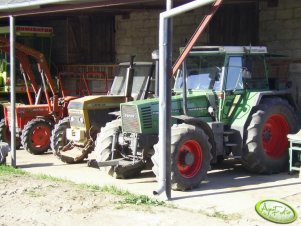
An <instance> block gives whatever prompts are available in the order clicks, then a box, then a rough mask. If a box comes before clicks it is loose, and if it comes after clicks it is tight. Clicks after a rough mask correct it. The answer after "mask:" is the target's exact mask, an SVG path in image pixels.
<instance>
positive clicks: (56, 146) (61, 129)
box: [50, 117, 70, 155]
mask: <svg viewBox="0 0 301 226" xmlns="http://www.w3.org/2000/svg"><path fill="white" fill-rule="evenodd" d="M67 128H70V119H69V117H65V118H63V119H62V120H60V121H59V122H58V124H56V125H55V126H54V129H53V130H52V135H51V138H50V142H51V144H50V146H51V149H52V151H53V154H54V155H57V153H58V152H59V151H60V150H62V148H63V147H64V146H65V145H67V143H68V140H67V137H66V130H67Z"/></svg>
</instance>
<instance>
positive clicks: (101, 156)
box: [95, 119, 146, 179]
mask: <svg viewBox="0 0 301 226" xmlns="http://www.w3.org/2000/svg"><path fill="white" fill-rule="evenodd" d="M121 132H122V131H121V120H120V119H116V120H114V121H111V122H108V123H107V124H106V126H105V127H102V128H101V131H100V133H98V134H97V138H96V146H95V156H96V161H97V162H106V161H109V160H114V159H117V158H121V157H122V154H121V151H123V152H124V151H126V150H127V151H128V152H129V153H130V149H128V148H127V147H123V146H122V145H121V144H119V143H118V135H119V134H121ZM114 136H116V141H117V143H116V147H115V151H114V156H113V157H112V143H113V137H114ZM145 167H146V164H145V163H144V162H142V161H136V163H135V164H125V165H122V164H121V165H117V166H106V167H104V166H101V165H100V167H99V168H100V170H102V171H105V172H107V173H108V174H109V175H111V176H114V177H115V178H118V179H125V178H131V177H134V176H137V175H138V174H139V173H140V172H141V171H142V170H143V169H144V168H145Z"/></svg>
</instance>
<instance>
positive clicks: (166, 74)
mask: <svg viewBox="0 0 301 226" xmlns="http://www.w3.org/2000/svg"><path fill="white" fill-rule="evenodd" d="M213 2H215V3H214V5H213V9H212V10H211V12H210V13H209V14H208V15H206V16H205V18H204V20H203V21H202V22H201V23H200V25H199V28H198V29H197V31H196V33H195V34H194V35H193V36H192V37H191V39H190V41H189V42H188V44H187V45H186V47H185V49H184V51H183V53H182V54H181V56H180V57H179V59H178V60H177V63H176V64H175V66H174V68H173V71H172V73H171V70H170V69H169V63H170V60H171V57H170V56H171V52H172V51H171V48H169V45H170V42H171V37H170V32H169V24H168V19H169V18H172V17H174V16H177V15H179V14H182V13H185V12H188V11H190V10H193V9H196V8H199V7H201V6H204V5H208V4H210V3H213ZM167 4H168V1H167ZM221 4H222V0H216V1H215V0H195V1H193V2H190V3H187V4H184V5H182V6H179V7H176V8H173V9H167V11H165V12H163V13H160V20H159V93H160V96H159V150H160V152H159V161H160V163H159V165H160V168H159V188H158V189H157V190H155V191H154V192H153V193H154V194H155V195H158V194H161V193H162V192H163V191H165V194H166V196H167V198H168V199H170V196H171V195H170V193H171V192H170V140H171V123H170V121H171V106H170V105H171V95H170V87H169V86H170V83H169V78H170V75H171V74H174V72H175V71H176V70H177V69H178V68H179V66H180V65H181V64H182V62H183V61H184V60H185V58H186V57H187V55H188V53H189V51H190V50H191V49H192V47H193V45H194V44H195V42H196V41H197V39H198V38H199V37H200V35H201V34H202V33H203V31H204V30H205V28H206V27H207V25H208V23H209V22H210V20H211V18H212V17H213V15H214V13H215V12H216V11H217V9H218V8H219V6H220V5H221ZM184 98H185V97H184Z"/></svg>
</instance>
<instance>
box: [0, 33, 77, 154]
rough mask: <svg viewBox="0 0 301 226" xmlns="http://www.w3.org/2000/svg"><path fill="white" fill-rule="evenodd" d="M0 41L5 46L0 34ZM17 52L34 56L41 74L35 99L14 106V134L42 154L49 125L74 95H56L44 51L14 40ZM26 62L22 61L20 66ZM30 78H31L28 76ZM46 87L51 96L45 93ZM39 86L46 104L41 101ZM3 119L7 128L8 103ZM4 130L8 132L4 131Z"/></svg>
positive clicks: (62, 113) (47, 141)
mask: <svg viewBox="0 0 301 226" xmlns="http://www.w3.org/2000/svg"><path fill="white" fill-rule="evenodd" d="M0 45H1V46H2V47H3V46H4V47H6V48H9V46H10V44H9V41H8V40H7V39H6V38H3V37H0ZM15 47H16V50H17V52H19V53H22V54H24V55H26V56H27V57H30V58H32V59H34V60H35V62H36V63H37V67H38V70H39V73H40V75H41V81H42V87H41V88H40V89H39V90H38V91H37V94H36V98H35V102H34V103H33V104H32V105H24V104H20V105H17V106H16V118H17V126H16V128H17V131H16V133H17V137H20V135H21V143H22V145H23V148H24V149H25V150H27V151H28V152H30V153H32V154H43V153H44V152H46V151H47V150H48V149H49V147H50V135H51V130H52V128H53V125H54V124H55V123H57V122H58V121H59V120H60V119H62V118H64V117H66V116H67V114H68V112H67V106H68V104H69V101H70V100H72V99H75V98H76V97H73V96H68V97H67V96H66V97H63V98H58V92H57V90H56V88H55V86H54V84H53V82H52V77H51V74H50V70H49V68H48V64H47V61H46V59H45V57H44V54H43V53H41V52H39V51H37V50H35V49H32V48H30V47H27V46H25V45H22V44H20V43H16V45H15ZM24 67H27V68H30V65H28V62H27V64H25V65H23V68H24ZM32 79H33V78H32ZM49 89H50V93H51V96H50V95H49ZM42 90H43V91H44V98H45V100H46V104H41V103H40V100H41V95H42ZM4 117H5V123H4V127H5V128H3V130H5V131H8V130H9V127H10V123H11V110H10V104H9V103H6V104H4ZM6 134H8V133H6Z"/></svg>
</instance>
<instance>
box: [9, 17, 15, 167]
mask: <svg viewBox="0 0 301 226" xmlns="http://www.w3.org/2000/svg"><path fill="white" fill-rule="evenodd" d="M9 33H10V37H9V41H10V107H11V109H10V111H11V116H10V117H11V119H10V121H11V124H10V134H11V140H10V141H11V165H12V166H13V167H14V168H16V90H15V88H16V67H15V18H14V17H13V16H10V17H9Z"/></svg>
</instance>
